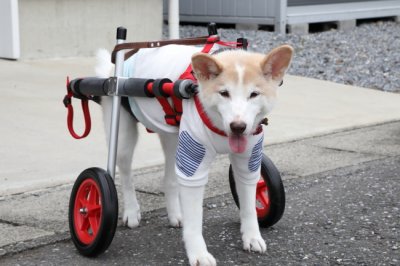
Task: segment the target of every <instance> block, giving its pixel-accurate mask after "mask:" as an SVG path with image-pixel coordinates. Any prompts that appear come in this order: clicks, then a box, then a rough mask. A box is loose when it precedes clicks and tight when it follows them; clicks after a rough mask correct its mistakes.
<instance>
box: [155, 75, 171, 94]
mask: <svg viewBox="0 0 400 266" xmlns="http://www.w3.org/2000/svg"><path fill="white" fill-rule="evenodd" d="M165 83H172V81H171V80H170V79H167V78H165V79H156V80H155V81H154V82H153V93H154V95H155V96H156V97H166V98H167V97H169V95H168V94H166V93H165V92H164V91H163V88H162V86H163V85H164V84H165Z"/></svg>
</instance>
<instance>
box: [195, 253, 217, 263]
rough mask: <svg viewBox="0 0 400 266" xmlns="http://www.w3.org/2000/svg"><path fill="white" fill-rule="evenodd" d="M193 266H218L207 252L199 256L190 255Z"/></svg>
mask: <svg viewBox="0 0 400 266" xmlns="http://www.w3.org/2000/svg"><path fill="white" fill-rule="evenodd" d="M188 257H189V263H190V265H191V266H216V265H217V261H216V260H215V258H214V257H213V255H211V254H210V253H208V252H207V251H205V252H201V253H199V254H193V255H188Z"/></svg>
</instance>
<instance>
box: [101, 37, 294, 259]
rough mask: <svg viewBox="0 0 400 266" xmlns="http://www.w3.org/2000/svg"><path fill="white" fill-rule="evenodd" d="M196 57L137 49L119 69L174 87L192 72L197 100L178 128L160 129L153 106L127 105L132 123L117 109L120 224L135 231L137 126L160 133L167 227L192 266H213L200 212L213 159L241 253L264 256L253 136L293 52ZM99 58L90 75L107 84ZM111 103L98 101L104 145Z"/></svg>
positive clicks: (150, 101)
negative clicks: (225, 158)
mask: <svg viewBox="0 0 400 266" xmlns="http://www.w3.org/2000/svg"><path fill="white" fill-rule="evenodd" d="M200 50H201V48H199V47H193V46H184V45H167V46H164V47H160V48H148V49H141V50H140V51H139V52H138V53H136V54H135V55H134V56H133V57H131V58H130V59H128V60H127V61H125V64H124V76H126V77H132V78H149V79H150V78H151V79H157V78H169V79H170V80H172V81H175V80H177V79H178V78H179V76H180V74H181V73H183V72H184V71H185V70H186V68H187V67H188V65H189V64H191V65H192V69H193V72H194V76H195V77H196V79H197V81H198V93H197V95H196V99H193V98H191V99H184V100H183V103H182V104H183V114H182V117H181V121H180V126H179V128H178V127H174V126H171V125H168V124H166V123H165V120H164V115H165V114H164V112H163V109H162V107H161V106H160V104H159V103H158V102H157V100H155V99H154V98H145V97H135V98H129V104H130V107H131V108H132V111H133V113H134V115H135V117H136V119H135V118H133V117H132V116H131V114H130V110H128V109H121V114H120V131H119V132H120V133H119V140H118V152H117V166H118V168H119V173H120V176H121V183H122V190H123V201H124V212H123V217H122V220H123V223H124V224H125V225H127V226H128V227H130V228H133V227H136V226H138V225H139V222H140V219H141V214H140V208H139V204H138V201H137V199H136V193H135V188H134V184H133V182H132V180H131V179H132V173H131V163H132V156H133V151H134V148H135V145H136V143H137V139H138V129H137V120H139V121H140V122H141V123H143V124H144V126H145V127H146V128H148V129H150V130H151V131H153V132H156V133H158V134H159V136H160V141H161V145H162V148H163V151H164V155H165V175H164V181H163V188H164V192H165V198H166V208H167V212H168V219H169V223H170V225H171V226H173V227H181V226H183V241H184V245H185V249H186V254H187V257H188V259H189V263H190V265H216V260H215V258H214V257H213V255H211V254H210V253H209V252H208V250H207V246H206V243H205V241H204V238H203V235H202V217H203V208H202V206H203V197H204V188H205V185H206V183H207V178H208V172H209V169H210V165H211V162H212V161H213V159H214V158H215V156H216V154H217V153H225V154H229V159H230V161H231V164H232V167H233V171H234V175H235V181H236V186H237V187H236V188H237V193H238V196H239V202H240V207H241V208H240V221H241V227H240V231H241V234H242V240H243V249H244V250H247V251H254V252H259V253H264V252H265V251H266V244H265V241H264V239H263V238H262V236H261V234H260V230H259V226H258V222H257V214H256V205H255V204H256V202H255V195H256V183H257V182H258V180H259V178H260V163H261V156H262V143H263V133H262V131H260V130H259V129H260V123H261V121H262V120H263V118H265V117H266V115H267V114H268V113H269V112H270V111H271V110H272V109H273V107H274V104H275V101H276V94H277V88H278V86H279V85H280V83H281V82H282V80H283V77H284V75H285V73H286V71H287V70H288V68H289V65H290V62H291V59H292V55H293V48H292V47H291V46H289V45H282V46H279V47H277V48H275V49H273V50H272V51H271V52H269V53H267V54H259V53H253V52H248V51H244V50H228V51H223V52H220V53H216V54H212V55H210V54H205V53H201V52H200ZM97 57H98V64H97V67H96V75H97V76H98V77H109V75H110V72H111V70H112V67H113V65H112V64H111V60H110V54H109V53H108V52H106V51H104V50H101V51H99V52H98V55H97ZM111 102H112V99H111V97H103V98H102V99H101V105H102V107H103V108H102V109H103V115H104V124H105V128H106V135H107V139H108V138H109V136H108V133H109V132H108V131H109V128H110V119H111V105H112V104H111ZM196 104H197V105H196ZM199 108H200V109H199ZM203 116H206V117H208V120H209V122H210V125H211V126H213V128H211V127H210V125H206V124H205V123H204V117H203ZM214 129H216V130H218V131H219V133H218V132H216V131H215V130H214ZM221 132H222V133H221Z"/></svg>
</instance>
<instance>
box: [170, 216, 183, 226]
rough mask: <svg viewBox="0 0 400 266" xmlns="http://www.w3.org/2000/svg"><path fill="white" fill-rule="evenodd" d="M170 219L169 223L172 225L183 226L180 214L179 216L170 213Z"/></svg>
mask: <svg viewBox="0 0 400 266" xmlns="http://www.w3.org/2000/svg"><path fill="white" fill-rule="evenodd" d="M168 220H169V225H170V226H171V227H175V228H181V227H182V217H181V216H180V215H177V216H172V215H168Z"/></svg>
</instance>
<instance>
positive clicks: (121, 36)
mask: <svg viewBox="0 0 400 266" xmlns="http://www.w3.org/2000/svg"><path fill="white" fill-rule="evenodd" d="M126 32H127V30H126V28H124V27H118V28H117V40H126Z"/></svg>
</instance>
